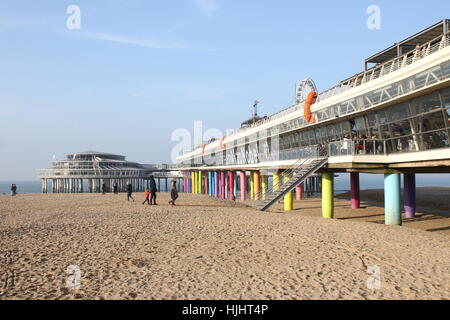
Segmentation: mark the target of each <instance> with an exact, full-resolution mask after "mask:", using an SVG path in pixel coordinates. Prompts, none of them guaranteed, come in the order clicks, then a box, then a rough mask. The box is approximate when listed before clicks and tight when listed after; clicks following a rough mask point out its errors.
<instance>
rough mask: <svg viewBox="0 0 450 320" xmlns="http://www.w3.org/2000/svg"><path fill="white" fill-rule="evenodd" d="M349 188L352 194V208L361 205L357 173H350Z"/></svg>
mask: <svg viewBox="0 0 450 320" xmlns="http://www.w3.org/2000/svg"><path fill="white" fill-rule="evenodd" d="M350 190H351V195H352V209H359V208H360V207H361V200H360V190H359V173H358V172H352V173H350Z"/></svg>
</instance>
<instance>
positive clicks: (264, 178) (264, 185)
mask: <svg viewBox="0 0 450 320" xmlns="http://www.w3.org/2000/svg"><path fill="white" fill-rule="evenodd" d="M266 193H267V175H266V174H263V175H262V178H261V195H262V200H266Z"/></svg>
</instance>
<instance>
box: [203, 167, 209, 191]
mask: <svg viewBox="0 0 450 320" xmlns="http://www.w3.org/2000/svg"><path fill="white" fill-rule="evenodd" d="M208 177H209V173H208V172H205V178H204V179H205V194H208V193H209V180H208Z"/></svg>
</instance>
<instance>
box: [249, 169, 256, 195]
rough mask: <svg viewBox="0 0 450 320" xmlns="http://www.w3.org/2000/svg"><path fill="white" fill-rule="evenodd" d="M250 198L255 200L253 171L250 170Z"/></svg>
mask: <svg viewBox="0 0 450 320" xmlns="http://www.w3.org/2000/svg"><path fill="white" fill-rule="evenodd" d="M250 200H255V172H254V171H250Z"/></svg>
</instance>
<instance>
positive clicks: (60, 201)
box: [0, 194, 450, 299]
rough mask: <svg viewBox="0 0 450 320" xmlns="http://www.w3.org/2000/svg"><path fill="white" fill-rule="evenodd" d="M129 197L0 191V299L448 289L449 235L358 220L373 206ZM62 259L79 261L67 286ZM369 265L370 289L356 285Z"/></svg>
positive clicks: (344, 294) (398, 295)
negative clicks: (259, 205) (74, 285)
mask: <svg viewBox="0 0 450 320" xmlns="http://www.w3.org/2000/svg"><path fill="white" fill-rule="evenodd" d="M135 197H136V200H137V201H136V202H134V203H128V202H126V201H125V200H124V199H125V195H123V194H121V195H118V196H114V195H92V194H83V195H53V194H48V195H19V196H17V197H11V196H0V281H1V283H0V299H449V298H450V237H448V236H447V235H446V234H445V233H444V234H441V232H438V231H436V232H426V231H423V230H418V229H420V228H414V227H409V226H410V225H411V226H412V225H413V224H412V223H408V224H405V226H404V227H388V226H384V225H382V224H379V223H367V222H361V221H365V220H367V218H363V217H362V215H366V216H371V215H374V217H373V218H374V219H377V220H380V221H381V220H382V216H379V215H378V214H379V210H380V208H376V207H372V206H370V207H367V208H366V209H360V210H357V211H361V212H356V211H351V210H349V209H348V201H347V200H342V203H340V202H339V201H341V200H339V201H337V204H336V205H337V210H336V211H337V213H336V215H337V218H338V219H335V220H326V219H322V218H321V217H319V216H317V215H320V200H306V201H302V202H301V204H296V205H300V206H311V207H310V208H309V209H303V210H302V209H300V210H298V211H294V212H292V213H284V212H268V213H261V212H258V211H255V210H253V209H250V208H246V207H245V206H244V205H243V204H241V203H239V202H237V203H233V202H229V201H221V200H216V199H210V198H208V197H207V196H201V195H185V194H181V196H180V199H179V201H178V206H176V207H172V206H169V205H168V204H167V201H168V200H169V199H168V195H167V194H160V195H159V203H160V205H159V206H147V205H145V206H143V205H142V204H141V201H143V197H142V195H141V194H139V195H138V194H135ZM346 206H347V207H346ZM381 210H382V208H381ZM274 211H277V209H275V210H274ZM345 215H348V216H352V217H353V218H352V219H345V217H346V216H345ZM355 215H361V217H360V218H356V219H354V216H355ZM443 221H445V220H444V219H443V220H442V221H441V222H439V223H438V221H437V220H436V221H433V222H432V223H437V225H440V223H443ZM419 224H423V221H418V222H417V225H419ZM433 226H434V225H433ZM426 228H428V227H426ZM426 228H423V229H426ZM69 265H76V266H78V267H79V268H80V270H81V278H80V280H81V282H80V285H81V287H80V288H79V289H78V290H76V289H70V288H68V287H67V280H68V278H69V276H70V275H69V274H68V273H66V270H67V267H68V266H69ZM371 267H376V268H379V270H380V272H381V283H380V284H381V288H380V289H374V288H373V287H371V289H369V288H368V287H367V281H368V280H369V283H372V284H376V282H371V281H370V279H369V277H370V275H369V274H368V273H367V270H368V268H371Z"/></svg>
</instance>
